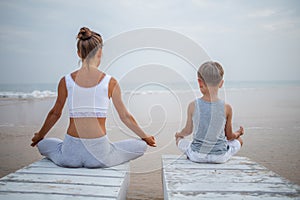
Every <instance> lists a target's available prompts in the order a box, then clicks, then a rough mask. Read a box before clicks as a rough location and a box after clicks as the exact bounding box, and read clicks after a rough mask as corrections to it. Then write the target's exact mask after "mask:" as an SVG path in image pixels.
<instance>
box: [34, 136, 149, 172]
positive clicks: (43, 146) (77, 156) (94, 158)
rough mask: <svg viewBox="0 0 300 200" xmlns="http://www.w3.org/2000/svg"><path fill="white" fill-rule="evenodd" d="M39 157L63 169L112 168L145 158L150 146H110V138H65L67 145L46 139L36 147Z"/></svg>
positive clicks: (125, 143)
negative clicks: (144, 155)
mask: <svg viewBox="0 0 300 200" xmlns="http://www.w3.org/2000/svg"><path fill="white" fill-rule="evenodd" d="M37 147H38V149H39V151H40V153H41V154H42V155H43V156H46V157H47V158H49V159H50V160H52V161H53V162H54V163H55V164H57V165H59V166H62V167H86V168H97V167H111V166H115V165H119V164H122V163H125V162H127V161H130V160H133V159H136V158H138V157H140V156H142V155H143V154H144V153H145V151H146V149H147V144H146V142H144V141H143V140H140V139H128V140H123V141H119V142H114V143H111V142H110V141H109V140H108V138H107V136H106V135H105V136H103V137H100V138H93V139H83V138H76V137H72V136H70V135H68V134H66V135H65V139H64V141H62V140H60V139H57V138H46V139H43V140H42V141H40V142H39V143H38V145H37Z"/></svg>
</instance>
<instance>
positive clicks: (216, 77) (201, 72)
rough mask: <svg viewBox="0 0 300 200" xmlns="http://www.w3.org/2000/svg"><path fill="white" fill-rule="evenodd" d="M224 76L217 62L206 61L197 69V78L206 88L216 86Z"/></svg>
mask: <svg viewBox="0 0 300 200" xmlns="http://www.w3.org/2000/svg"><path fill="white" fill-rule="evenodd" d="M223 76H224V70H223V67H222V66H221V65H220V64H219V63H218V62H213V61H208V62H205V63H203V64H202V65H201V66H200V67H199V69H198V78H199V79H201V80H202V81H203V82H204V84H205V85H207V86H217V85H219V84H220V82H221V81H222V79H223Z"/></svg>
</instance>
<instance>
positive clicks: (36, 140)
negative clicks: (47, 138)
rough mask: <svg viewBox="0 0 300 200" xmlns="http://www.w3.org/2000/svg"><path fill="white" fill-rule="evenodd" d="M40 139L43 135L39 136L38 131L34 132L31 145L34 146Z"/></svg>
mask: <svg viewBox="0 0 300 200" xmlns="http://www.w3.org/2000/svg"><path fill="white" fill-rule="evenodd" d="M42 139H44V137H42V136H40V134H39V133H35V134H34V136H33V138H32V139H31V141H32V143H31V146H32V147H34V146H35V145H36V144H37V143H39V141H41V140H42Z"/></svg>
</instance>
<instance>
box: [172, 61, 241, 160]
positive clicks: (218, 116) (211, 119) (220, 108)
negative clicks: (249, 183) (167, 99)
mask: <svg viewBox="0 0 300 200" xmlns="http://www.w3.org/2000/svg"><path fill="white" fill-rule="evenodd" d="M223 75H224V70H223V68H222V66H221V65H220V64H219V63H217V62H213V61H209V62H206V63H204V64H202V65H201V67H200V68H199V70H198V84H199V87H200V91H201V93H202V94H203V96H202V97H201V98H199V99H196V100H195V101H193V102H191V103H190V104H189V106H188V111H187V112H188V113H187V114H188V116H187V122H186V126H185V127H184V128H183V129H182V131H181V132H178V133H176V134H175V137H176V144H177V146H178V148H179V149H180V150H181V151H182V152H183V153H185V154H186V155H187V157H188V159H190V160H191V161H194V162H208V163H224V162H226V161H228V160H229V159H230V158H231V157H232V156H233V155H234V154H236V153H237V152H238V151H239V150H240V148H241V146H242V144H243V141H242V139H241V137H240V136H241V135H243V134H244V128H243V127H242V126H241V127H240V129H239V130H238V131H236V132H232V108H231V106H230V105H229V104H225V102H224V101H223V100H221V99H219V97H218V90H219V88H221V87H222V85H223V82H224V81H223ZM191 133H193V140H192V141H189V140H187V139H184V137H185V136H187V135H190V134H191Z"/></svg>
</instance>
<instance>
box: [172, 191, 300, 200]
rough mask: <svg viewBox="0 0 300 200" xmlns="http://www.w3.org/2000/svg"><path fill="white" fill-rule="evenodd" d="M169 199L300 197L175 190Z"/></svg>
mask: <svg viewBox="0 0 300 200" xmlns="http://www.w3.org/2000/svg"><path fill="white" fill-rule="evenodd" d="M168 199H172V200H199V199H212V200H241V199H243V200H295V199H299V196H296V195H290V196H288V195H286V194H279V193H277V194H274V193H246V192H242V193H238V192H236V193H232V192H230V193H226V192H222V193H216V192H204V193H201V192H174V193H171V194H170V195H169V197H168Z"/></svg>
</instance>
